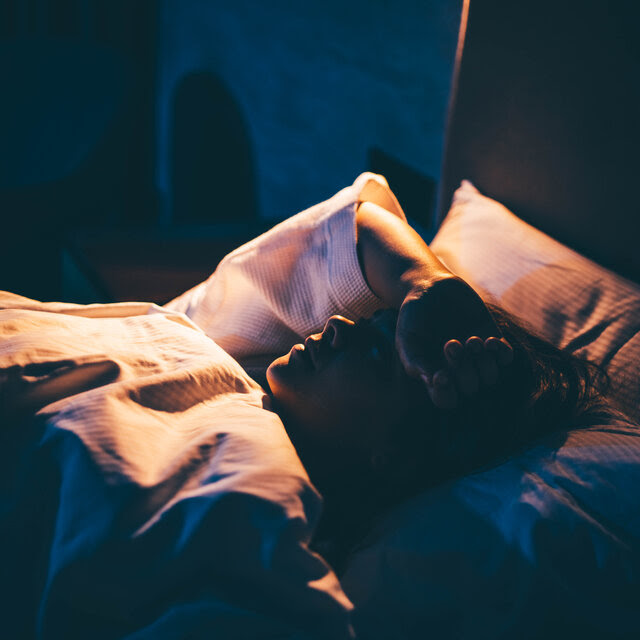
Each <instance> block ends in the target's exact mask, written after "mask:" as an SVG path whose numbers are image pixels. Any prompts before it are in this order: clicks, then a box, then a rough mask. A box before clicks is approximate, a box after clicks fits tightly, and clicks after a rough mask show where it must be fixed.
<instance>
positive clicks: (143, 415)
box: [0, 294, 351, 639]
mask: <svg viewBox="0 0 640 640" xmlns="http://www.w3.org/2000/svg"><path fill="white" fill-rule="evenodd" d="M0 306H1V307H3V309H2V310H1V311H0V337H1V340H0V367H1V371H2V378H1V379H0V381H1V382H2V385H1V386H0V393H2V405H1V407H0V410H1V411H2V413H3V415H4V417H5V418H6V417H7V414H8V413H13V414H14V418H13V420H14V421H16V422H19V418H18V417H16V415H18V416H19V412H20V410H21V409H24V408H25V407H27V408H28V406H29V403H31V404H33V403H36V404H37V403H38V402H40V403H41V402H49V401H51V400H52V399H56V398H57V400H56V401H55V402H53V403H52V404H51V403H49V404H48V406H46V407H45V408H44V409H43V410H42V411H40V413H39V420H38V424H37V425H35V426H34V425H33V424H28V423H25V424H16V425H15V426H14V429H16V428H20V429H22V430H23V432H22V434H21V435H20V438H19V439H20V444H19V446H18V445H17V444H15V438H14V439H13V440H9V439H7V442H6V443H5V446H4V447H3V448H4V452H3V453H5V455H6V454H8V453H11V455H12V459H11V460H6V461H5V465H4V469H3V484H2V486H3V496H2V498H3V499H2V509H3V511H2V528H3V529H2V534H3V535H2V537H3V543H4V544H3V545H2V546H3V556H4V557H3V558H2V561H3V583H4V584H3V589H2V591H3V593H4V594H5V595H4V597H3V609H4V611H3V619H4V622H3V628H4V629H5V630H7V629H10V630H12V632H11V633H10V637H19V636H20V635H21V634H22V633H26V632H27V631H28V630H29V627H30V623H31V622H32V618H33V617H35V618H36V620H37V622H36V627H37V632H38V636H39V637H41V638H74V637H78V638H89V637H91V638H96V637H105V638H122V637H129V636H131V637H135V638H147V637H149V638H158V637H187V636H188V634H189V633H192V634H196V637H201V635H200V634H202V635H206V634H207V633H209V634H211V636H210V637H222V638H226V637H229V638H252V639H253V638H263V637H264V638H266V637H268V638H272V637H297V635H296V634H298V633H300V634H303V635H304V634H307V635H309V636H312V635H313V634H314V633H315V634H317V635H319V636H320V637H327V638H343V637H349V636H350V632H349V620H348V618H349V611H350V608H351V605H350V603H349V601H348V600H347V598H346V597H345V596H344V594H343V593H342V591H341V589H340V586H339V584H338V581H337V579H336V577H335V575H334V574H333V573H332V572H331V570H330V569H329V568H328V566H327V565H326V564H325V563H324V561H323V560H322V559H321V558H319V557H318V556H316V555H314V554H313V553H311V552H310V551H309V550H308V549H307V546H306V545H307V542H308V540H309V536H310V534H311V531H312V528H313V526H314V524H315V521H316V519H317V517H318V513H319V508H320V499H319V496H318V495H317V493H316V491H315V490H314V489H313V487H312V486H311V484H310V482H309V480H308V477H307V475H306V472H305V470H304V468H303V467H302V465H301V463H300V461H299V459H298V457H297V455H296V453H295V450H294V449H293V447H292V445H291V444H290V441H289V439H288V437H287V435H286V432H285V431H284V427H283V425H282V423H281V421H280V419H279V418H278V417H277V416H276V415H275V414H274V413H272V412H270V411H268V410H266V409H265V408H263V407H264V406H265V405H266V403H267V400H268V399H267V397H266V396H265V395H264V393H263V391H262V389H261V388H260V387H259V386H258V385H256V384H255V383H254V382H253V381H252V380H251V379H250V378H249V377H248V376H247V375H246V374H245V373H244V372H243V370H242V369H241V367H240V366H239V365H238V364H237V363H236V362H235V361H234V360H233V359H232V358H231V357H230V356H228V355H227V354H226V353H225V352H224V351H223V350H222V349H221V348H220V347H218V346H217V345H216V344H215V343H214V342H213V341H212V340H211V339H209V338H208V337H207V336H206V335H205V334H204V333H203V332H201V331H200V330H199V329H197V328H196V327H194V326H190V322H189V321H188V320H186V319H185V318H184V317H183V316H181V315H179V314H172V313H170V312H163V311H162V310H161V309H159V308H156V307H153V306H152V305H115V306H111V305H110V306H92V307H74V306H70V305H41V304H39V303H35V302H33V301H28V300H26V299H24V298H19V297H17V296H11V295H10V294H3V295H2V296H1V297H0ZM149 312H151V315H149V314H148V313H149ZM127 313H129V314H130V315H127ZM104 376H107V379H105V377H104ZM93 378H95V380H93ZM96 385H98V386H96ZM92 386H94V387H95V388H89V387H92ZM39 396H42V398H40V397H39ZM43 398H44V399H43ZM21 400H22V402H21ZM4 422H5V428H6V420H5V421H4ZM9 435H11V434H10V433H9ZM5 437H6V436H5ZM7 447H9V448H7ZM18 458H19V463H18ZM14 462H16V464H12V463H14ZM34 576H37V579H36V584H38V585H39V586H38V588H37V589H36V590H35V592H34V591H33V587H32V586H30V585H32V584H33V578H34ZM178 629H179V633H178V632H177V630H178ZM304 637H306V635H305V636H304Z"/></svg>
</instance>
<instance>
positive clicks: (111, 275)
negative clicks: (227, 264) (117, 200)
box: [62, 220, 277, 304]
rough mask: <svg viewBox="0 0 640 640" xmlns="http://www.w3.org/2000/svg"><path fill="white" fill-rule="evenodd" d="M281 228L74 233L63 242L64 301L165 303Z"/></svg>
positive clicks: (256, 224)
mask: <svg viewBox="0 0 640 640" xmlns="http://www.w3.org/2000/svg"><path fill="white" fill-rule="evenodd" d="M276 223H277V221H273V220H267V221H264V220H259V221H252V222H250V223H218V224H215V225H206V226H194V227H191V226H189V227H170V228H167V229H102V230H98V229H91V230H74V231H71V232H69V233H68V234H66V236H65V240H64V242H63V250H62V299H63V300H64V301H67V302H77V303H81V304H88V303H92V302H125V301H133V300H140V301H145V302H155V303H157V304H164V303H166V302H168V301H169V300H171V299H173V298H175V297H176V296H177V295H179V294H181V293H183V292H184V291H186V290H187V289H189V288H191V287H193V286H194V285H196V284H198V283H199V282H202V280H204V279H205V278H207V277H209V275H211V273H213V271H214V270H215V268H216V266H217V264H218V262H220V260H221V259H222V258H223V257H224V256H225V255H226V254H227V253H229V252H230V251H232V250H233V249H235V248H236V247H239V246H240V245H242V244H244V243H245V242H247V241H248V240H251V239H252V238H254V237H256V236H257V235H260V234H261V233H263V232H264V231H266V230H267V229H269V228H271V227H272V226H273V225H274V224H276Z"/></svg>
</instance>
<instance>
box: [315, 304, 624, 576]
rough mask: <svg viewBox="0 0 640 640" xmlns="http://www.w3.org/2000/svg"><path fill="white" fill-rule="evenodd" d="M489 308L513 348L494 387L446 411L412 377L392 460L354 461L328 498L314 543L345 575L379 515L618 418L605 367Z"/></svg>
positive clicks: (496, 307) (392, 450)
mask: <svg viewBox="0 0 640 640" xmlns="http://www.w3.org/2000/svg"><path fill="white" fill-rule="evenodd" d="M487 308H488V309H489V311H490V313H491V315H492V316H493V318H494V320H495V322H496V324H497V326H498V328H499V329H500V331H501V333H502V335H503V337H504V338H506V339H507V340H508V341H509V343H510V344H511V346H512V347H513V350H514V358H513V362H512V363H511V364H510V365H508V366H507V367H506V368H505V370H504V372H503V374H502V375H501V380H500V381H499V383H498V384H497V385H496V386H495V388H493V389H491V390H486V392H481V393H479V394H477V396H476V397H475V398H474V399H472V400H469V401H465V402H461V403H460V406H459V407H458V408H457V409H454V410H438V409H436V408H435V407H433V405H432V404H431V403H430V402H428V401H426V398H425V396H426V394H425V392H424V389H422V388H421V387H420V386H419V383H418V382H415V381H408V382H407V384H408V385H415V390H414V392H412V393H410V394H409V395H410V397H411V398H413V399H414V400H413V401H412V402H411V403H410V405H409V406H408V407H407V408H406V410H405V411H404V413H403V415H402V416H401V417H400V420H399V421H398V424H397V425H394V429H393V430H392V433H393V434H394V437H393V440H392V442H391V443H390V446H389V455H388V457H387V458H386V460H385V462H384V464H382V465H379V466H378V467H372V466H371V465H369V466H367V463H366V462H365V461H354V464H353V466H352V468H351V473H350V478H349V480H348V481H347V483H346V484H345V483H344V482H343V483H342V485H341V486H339V487H334V488H332V489H328V491H327V493H326V494H325V496H324V497H325V512H324V515H323V518H322V520H321V522H320V525H319V527H318V530H317V532H316V535H315V537H314V540H313V542H312V547H313V548H315V549H316V550H318V551H319V552H320V553H322V554H323V555H324V557H325V558H326V559H327V560H328V561H329V562H330V564H331V565H332V566H333V568H334V569H335V570H336V571H337V572H338V573H340V572H341V571H342V570H343V569H344V568H345V565H346V562H347V559H348V557H349V556H350V554H351V552H353V551H354V550H356V549H357V548H358V546H359V545H360V544H361V543H362V541H363V539H364V538H366V535H367V533H368V532H369V531H370V530H371V528H372V526H373V524H374V523H375V522H376V520H377V519H379V518H380V517H381V516H382V515H383V514H384V513H386V512H387V511H388V510H389V509H390V508H392V507H393V506H395V505H397V504H398V503H400V502H402V501H403V500H405V499H407V498H409V497H411V496H413V495H415V494H416V493H419V492H420V491H422V490H424V489H426V488H429V487H433V486H436V485H438V484H442V483H444V482H447V481H449V480H452V479H454V478H458V477H461V476H463V475H465V474H468V473H471V472H474V471H477V470H480V469H483V468H486V467H489V466H494V465H496V464H498V463H500V462H501V461H503V460H505V459H507V458H508V457H510V456H513V455H515V454H517V453H518V452H520V451H522V450H524V449H526V448H527V447H529V446H531V444H532V443H534V442H535V441H536V440H539V439H540V438H543V437H544V436H546V435H548V434H551V433H553V432H558V431H567V430H569V429H575V428H580V427H586V426H590V425H594V424H598V423H602V422H603V421H607V420H609V419H610V418H611V417H612V416H616V417H618V416H619V412H617V411H616V410H615V409H614V408H612V407H611V406H610V404H609V403H608V401H607V400H606V398H605V393H606V391H607V389H608V387H609V378H608V376H607V374H606V373H605V372H604V370H603V369H601V368H600V367H599V366H598V365H596V364H594V363H593V362H589V361H587V360H584V359H581V358H578V357H576V356H575V355H573V354H572V353H570V352H568V351H566V350H563V349H559V348H558V347H556V346H554V345H552V344H551V343H550V342H548V341H547V340H544V339H543V338H541V337H540V336H538V335H537V334H536V333H535V331H533V330H532V329H531V328H529V327H527V326H526V325H525V324H524V323H523V322H522V321H520V320H517V319H516V318H515V317H514V316H512V315H510V314H508V313H507V312H506V311H504V310H503V309H501V308H500V307H498V306H496V305H494V304H487ZM416 452H420V453H419V455H416Z"/></svg>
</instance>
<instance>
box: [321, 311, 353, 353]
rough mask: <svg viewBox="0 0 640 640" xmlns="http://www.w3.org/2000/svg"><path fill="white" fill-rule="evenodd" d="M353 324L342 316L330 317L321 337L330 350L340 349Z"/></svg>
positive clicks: (345, 341)
mask: <svg viewBox="0 0 640 640" xmlns="http://www.w3.org/2000/svg"><path fill="white" fill-rule="evenodd" d="M354 324H355V323H354V322H352V321H351V320H347V318H343V317H342V316H331V317H330V318H329V319H328V320H327V323H326V325H325V327H324V330H323V332H322V337H323V338H324V339H325V340H326V341H327V343H328V344H329V346H330V347H331V348H332V349H341V348H342V347H344V346H345V345H346V343H347V340H348V339H349V332H350V330H351V328H352V327H353V325H354Z"/></svg>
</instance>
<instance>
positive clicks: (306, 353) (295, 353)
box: [289, 344, 314, 368]
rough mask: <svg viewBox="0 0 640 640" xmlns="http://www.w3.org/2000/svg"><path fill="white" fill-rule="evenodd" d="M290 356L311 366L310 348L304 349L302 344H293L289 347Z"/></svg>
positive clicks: (312, 363)
mask: <svg viewBox="0 0 640 640" xmlns="http://www.w3.org/2000/svg"><path fill="white" fill-rule="evenodd" d="M289 357H290V358H295V359H296V360H300V362H302V363H304V364H305V365H306V366H308V367H310V368H313V367H314V362H313V357H312V355H311V352H310V350H308V349H306V348H305V346H304V345H303V344H295V345H293V348H292V349H291V356H289Z"/></svg>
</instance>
